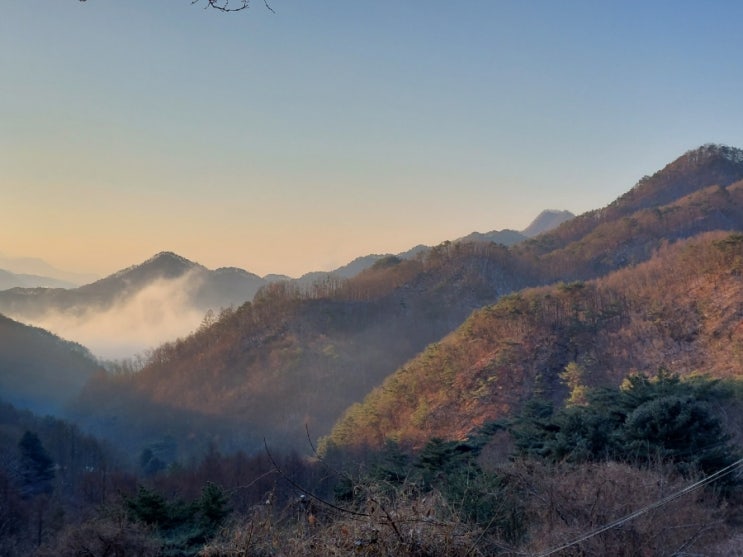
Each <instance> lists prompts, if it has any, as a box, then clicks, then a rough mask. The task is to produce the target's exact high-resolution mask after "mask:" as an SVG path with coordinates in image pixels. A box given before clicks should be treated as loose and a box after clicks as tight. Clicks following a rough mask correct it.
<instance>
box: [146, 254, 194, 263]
mask: <svg viewBox="0 0 743 557" xmlns="http://www.w3.org/2000/svg"><path fill="white" fill-rule="evenodd" d="M163 262H168V263H180V264H182V265H188V266H190V265H196V263H194V262H193V261H190V260H188V259H186V258H185V257H182V256H180V255H178V254H177V253H174V252H172V251H161V252H159V253H156V254H155V255H153V256H152V257H150V258H149V259H148V260H147V261H145V262H144V263H142V265H147V264H150V263H163Z"/></svg>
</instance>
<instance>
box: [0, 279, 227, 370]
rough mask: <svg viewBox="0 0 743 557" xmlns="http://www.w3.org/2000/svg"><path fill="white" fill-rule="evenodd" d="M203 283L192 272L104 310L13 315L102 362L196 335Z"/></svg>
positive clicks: (91, 308) (201, 315) (81, 308)
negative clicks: (78, 346)
mask: <svg viewBox="0 0 743 557" xmlns="http://www.w3.org/2000/svg"><path fill="white" fill-rule="evenodd" d="M201 284H202V279H201V278H200V277H199V276H197V273H195V272H193V271H192V272H189V273H187V274H185V275H183V276H182V277H178V278H175V279H156V280H154V281H153V282H151V283H149V284H147V285H146V286H144V287H143V288H142V289H140V290H138V291H137V292H135V293H134V294H131V295H122V296H120V297H119V298H118V299H117V300H116V301H115V302H114V303H113V304H112V305H109V306H108V307H105V308H101V307H96V306H95V305H93V304H90V305H86V306H77V307H75V308H72V309H70V310H59V309H50V310H47V311H46V312H44V313H43V314H41V315H40V316H37V317H26V316H24V315H19V314H15V315H14V314H12V313H9V314H8V316H9V317H11V318H13V319H15V320H17V321H20V322H22V323H26V324H28V325H33V326H36V327H41V328H43V329H46V330H48V331H50V332H52V333H54V334H56V335H58V336H60V337H62V338H64V339H67V340H72V341H75V342H78V343H80V344H82V345H83V346H85V347H86V348H88V349H89V350H90V351H91V352H92V353H93V354H94V355H95V356H96V357H98V358H100V359H101V360H121V359H127V358H131V357H133V356H136V355H141V354H144V353H146V352H148V351H149V350H151V349H153V348H155V347H157V346H159V345H160V344H162V343H164V342H168V341H171V340H175V339H177V338H180V337H184V336H187V335H188V334H190V333H191V332H193V331H194V330H195V329H196V328H197V327H198V326H199V324H200V323H201V322H202V321H203V319H204V316H205V313H206V311H207V310H208V309H209V308H201V307H197V306H196V304H195V303H194V302H193V293H194V292H195V291H196V290H197V289H198V288H199V287H200V286H201ZM215 309H218V308H215Z"/></svg>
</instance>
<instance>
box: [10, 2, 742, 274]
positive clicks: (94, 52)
mask: <svg viewBox="0 0 743 557" xmlns="http://www.w3.org/2000/svg"><path fill="white" fill-rule="evenodd" d="M234 1H235V0H233V2H234ZM269 2H270V5H271V8H272V9H273V12H271V11H269V10H268V9H266V8H265V7H264V5H263V2H262V1H260V0H253V3H252V4H251V7H250V9H248V10H244V11H241V12H237V13H233V14H224V13H220V12H217V11H215V10H211V9H204V6H205V2H201V3H200V4H197V5H192V3H191V0H168V1H167V2H166V1H163V0H160V1H157V2H153V1H152V0H127V1H126V2H122V1H120V0H88V1H86V2H78V1H76V0H25V1H24V2H9V3H7V5H4V6H3V10H2V16H1V17H0V214H1V215H2V219H1V221H0V222H1V223H2V224H1V225H0V253H2V254H3V255H5V256H10V257H38V258H42V259H44V260H45V261H47V262H49V263H50V264H52V265H54V266H56V267H58V268H60V269H65V270H68V271H75V272H80V273H82V272H85V273H94V274H97V275H99V276H105V275H108V274H110V273H112V272H115V271H117V270H119V269H122V268H125V267H128V266H130V265H133V264H136V263H139V262H142V261H144V260H146V259H147V258H149V257H151V256H152V255H154V254H155V253H157V252H160V251H174V252H176V253H178V254H180V255H182V256H184V257H187V258H188V259H191V260H193V261H197V262H199V263H201V264H203V265H206V266H207V267H209V268H217V267H222V266H235V267H241V268H244V269H246V270H248V271H251V272H254V273H257V274H259V275H265V274H268V273H282V274H288V275H290V276H299V275H301V274H303V273H305V272H309V271H315V270H330V269H333V268H336V267H338V266H340V265H343V264H345V263H347V262H349V261H351V260H352V259H354V258H355V257H357V256H361V255H365V254H369V253H397V252H401V251H405V250H407V249H409V248H411V247H413V246H415V245H417V244H426V245H435V244H438V243H440V242H442V241H445V240H453V239H456V238H459V237H461V236H465V235H467V234H469V233H470V232H473V231H479V232H486V231H490V230H499V229H503V228H511V229H516V230H520V229H523V228H525V227H526V226H527V225H528V224H529V223H530V222H531V220H533V219H534V218H535V217H536V216H537V214H538V213H539V212H541V211H542V210H543V209H567V210H570V211H572V212H574V213H576V214H579V213H582V212H585V211H588V210H591V209H596V208H599V207H603V206H605V205H607V204H608V203H610V202H611V201H612V200H614V199H615V198H616V197H618V196H619V195H621V194H622V193H624V192H625V191H627V190H628V189H630V188H631V187H632V186H633V185H634V184H635V183H636V182H637V181H638V180H639V179H640V178H641V177H642V176H643V175H646V174H652V173H653V172H655V171H657V170H659V169H661V168H662V167H663V166H665V165H666V164H667V163H669V162H671V161H672V160H674V159H675V158H677V157H678V156H680V155H682V154H683V153H684V152H685V151H687V150H689V149H693V148H696V147H698V146H700V145H702V144H705V143H722V144H727V145H732V146H736V147H743V106H742V105H741V91H743V57H742V56H741V52H743V33H740V29H739V25H740V21H743V3H742V2H738V1H737V0H736V1H729V2H725V1H712V2H687V1H684V0H674V1H665V0H657V1H653V2H647V1H645V0H643V1H635V0H626V1H623V2H595V1H594V0H590V1H574V0H565V1H562V2H555V1H552V0H549V1H547V0H544V1H542V0H534V1H520V0H519V1H516V0H514V1H499V0H470V1H467V2H454V1H440V0H426V1H425V2H424V1H422V0H406V1H404V2H401V1H399V0H398V1H395V2H392V1H387V0H374V1H371V0H354V1H349V0H327V1H326V0H301V1H300V0H293V1H289V0H269Z"/></svg>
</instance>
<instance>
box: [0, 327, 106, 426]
mask: <svg viewBox="0 0 743 557" xmlns="http://www.w3.org/2000/svg"><path fill="white" fill-rule="evenodd" d="M99 371H101V368H100V366H99V364H98V363H97V362H96V361H95V359H94V358H93V357H92V355H91V354H90V353H89V352H88V351H87V349H85V348H83V347H82V346H80V345H79V344H75V343H72V342H67V341H65V340H62V339H61V338H59V337H57V336H55V335H52V334H51V333H49V332H47V331H45V330H43V329H39V328H36V327H29V326H27V325H23V324H21V323H17V322H16V321H13V320H12V319H8V318H7V317H4V316H2V315H0V398H1V399H3V400H5V401H7V402H9V403H11V404H13V405H15V406H17V407H18V408H28V409H31V410H33V411H36V412H49V413H59V412H60V411H61V409H62V407H63V406H64V405H65V404H66V403H67V402H69V401H70V400H71V399H72V398H73V397H75V396H77V395H78V393H79V392H80V389H82V387H83V385H84V384H85V383H86V382H87V381H88V379H90V378H91V377H92V376H93V374H95V373H96V372H99Z"/></svg>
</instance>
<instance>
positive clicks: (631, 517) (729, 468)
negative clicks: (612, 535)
mask: <svg viewBox="0 0 743 557" xmlns="http://www.w3.org/2000/svg"><path fill="white" fill-rule="evenodd" d="M741 465H743V458H741V459H740V460H737V461H735V462H733V463H732V464H729V465H728V466H725V467H724V468H722V469H720V470H718V471H717V472H715V473H714V474H710V475H709V476H707V477H706V478H703V479H701V480H699V481H698V482H695V483H693V484H691V485H689V486H687V487H685V488H684V489H682V490H680V491H677V492H675V493H672V494H671V495H668V496H666V497H664V498H663V499H660V500H658V501H655V502H654V503H651V504H649V505H647V506H645V507H643V508H641V509H639V510H637V511H635V512H633V513H631V514H628V515H626V516H623V517H622V518H619V519H617V520H615V521H614V522H610V523H609V524H606V525H604V526H601V527H600V528H596V529H595V530H592V531H590V532H588V533H586V534H583V535H582V536H580V537H578V538H576V539H574V540H572V541H570V542H568V543H565V544H563V545H561V546H559V547H555V548H553V549H550V550H548V551H545V552H544V553H538V554H537V555H536V556H535V557H547V556H548V555H553V554H555V553H557V552H558V551H562V550H563V549H567V548H568V547H572V546H574V545H577V544H579V543H582V542H584V541H586V540H588V539H590V538H592V537H594V536H598V535H599V534H602V533H604V532H606V531H607V530H611V529H612V528H616V527H617V526H621V525H622V524H624V523H626V522H629V521H631V520H634V519H635V518H637V517H638V516H641V515H643V514H645V513H647V512H649V511H652V510H654V509H657V508H660V507H662V506H663V505H667V504H668V503H670V502H671V501H674V500H675V499H678V498H679V497H683V496H684V495H686V494H687V493H691V492H692V491H695V490H697V489H699V488H700V487H703V486H705V485H708V484H711V483H712V482H716V481H717V480H719V479H720V478H722V477H724V476H727V475H728V474H730V473H732V472H733V471H734V470H735V469H736V468H739V467H740V466H741Z"/></svg>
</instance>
